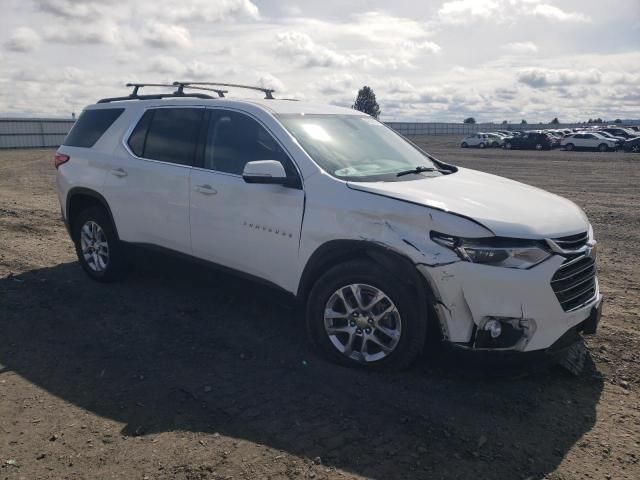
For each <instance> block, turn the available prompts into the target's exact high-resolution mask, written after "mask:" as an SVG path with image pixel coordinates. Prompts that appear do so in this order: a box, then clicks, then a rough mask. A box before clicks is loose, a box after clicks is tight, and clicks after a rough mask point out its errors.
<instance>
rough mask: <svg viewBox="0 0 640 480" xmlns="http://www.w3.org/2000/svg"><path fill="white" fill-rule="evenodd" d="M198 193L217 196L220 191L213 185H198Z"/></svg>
mask: <svg viewBox="0 0 640 480" xmlns="http://www.w3.org/2000/svg"><path fill="white" fill-rule="evenodd" d="M196 192H199V193H202V194H203V195H215V194H216V193H218V191H217V190H216V189H215V188H213V187H212V186H211V185H207V184H205V185H196Z"/></svg>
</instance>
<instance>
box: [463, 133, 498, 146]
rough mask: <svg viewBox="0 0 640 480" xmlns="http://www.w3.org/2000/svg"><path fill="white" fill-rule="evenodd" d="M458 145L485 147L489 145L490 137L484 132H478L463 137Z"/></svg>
mask: <svg viewBox="0 0 640 480" xmlns="http://www.w3.org/2000/svg"><path fill="white" fill-rule="evenodd" d="M460 146H461V147H462V148H467V147H479V148H486V147H489V146H491V139H490V138H489V137H488V136H487V134H486V133H482V132H478V133H474V134H473V135H469V136H468V137H465V138H463V139H462V143H461V144H460Z"/></svg>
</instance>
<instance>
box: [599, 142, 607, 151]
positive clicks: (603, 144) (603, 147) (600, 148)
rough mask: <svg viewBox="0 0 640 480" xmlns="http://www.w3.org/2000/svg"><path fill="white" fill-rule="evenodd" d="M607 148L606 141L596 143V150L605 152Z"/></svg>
mask: <svg viewBox="0 0 640 480" xmlns="http://www.w3.org/2000/svg"><path fill="white" fill-rule="evenodd" d="M608 150H609V147H608V146H607V144H606V143H601V144H600V145H598V151H600V152H606V151H608Z"/></svg>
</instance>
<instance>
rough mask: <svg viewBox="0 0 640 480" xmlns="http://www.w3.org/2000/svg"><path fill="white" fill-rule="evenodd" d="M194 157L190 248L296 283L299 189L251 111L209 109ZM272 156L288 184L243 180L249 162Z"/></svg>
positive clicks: (294, 173)
mask: <svg viewBox="0 0 640 480" xmlns="http://www.w3.org/2000/svg"><path fill="white" fill-rule="evenodd" d="M209 112H210V114H209V117H210V118H209V123H208V127H207V133H206V142H205V147H204V152H203V155H202V158H201V159H200V164H199V165H198V166H197V167H195V168H193V169H192V171H191V193H190V196H191V207H190V208H191V219H190V220H191V245H192V250H193V254H194V255H195V256H197V257H200V258H203V259H206V260H210V261H212V262H215V263H218V264H221V265H224V266H226V267H229V268H233V269H235V270H239V271H242V272H244V273H248V274H250V275H253V276H256V277H260V278H262V279H265V280H268V281H269V282H272V283H275V284H276V285H279V286H281V287H283V288H285V289H287V290H289V291H294V290H295V285H294V284H293V282H292V279H293V278H294V277H295V272H296V271H297V259H298V246H299V240H300V228H301V224H302V214H303V210H304V191H303V190H302V187H301V182H300V177H299V173H298V172H297V169H296V168H295V166H294V164H293V162H292V161H291V159H290V158H289V156H288V155H287V154H286V153H285V152H284V150H283V149H282V147H281V146H280V145H279V143H278V142H277V141H276V140H275V139H274V137H273V136H272V135H271V134H270V133H269V132H268V131H267V130H266V128H265V127H264V126H262V125H261V124H260V123H259V122H258V121H257V120H255V119H254V118H252V117H250V116H248V115H246V114H244V113H240V112H237V111H232V110H225V109H211V110H209ZM255 160H278V161H280V162H282V163H283V165H284V167H285V170H286V171H287V175H288V176H289V177H290V180H291V182H290V183H291V186H287V187H285V186H282V185H262V184H250V183H246V182H245V181H244V180H243V178H242V171H243V169H244V166H245V165H246V163H247V162H250V161H255Z"/></svg>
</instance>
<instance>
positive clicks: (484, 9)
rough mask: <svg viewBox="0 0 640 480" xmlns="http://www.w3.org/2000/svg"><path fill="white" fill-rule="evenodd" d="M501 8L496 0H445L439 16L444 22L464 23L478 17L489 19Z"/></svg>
mask: <svg viewBox="0 0 640 480" xmlns="http://www.w3.org/2000/svg"><path fill="white" fill-rule="evenodd" d="M500 8H501V5H500V3H499V2H498V1H496V0H453V1H451V2H445V3H444V4H443V5H442V6H441V7H440V9H439V10H438V15H437V16H438V18H439V20H440V21H442V22H443V23H449V24H459V25H462V24H467V23H471V22H474V21H476V20H477V19H485V20H488V19H490V18H492V17H494V16H496V15H498V14H499V13H500Z"/></svg>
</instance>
